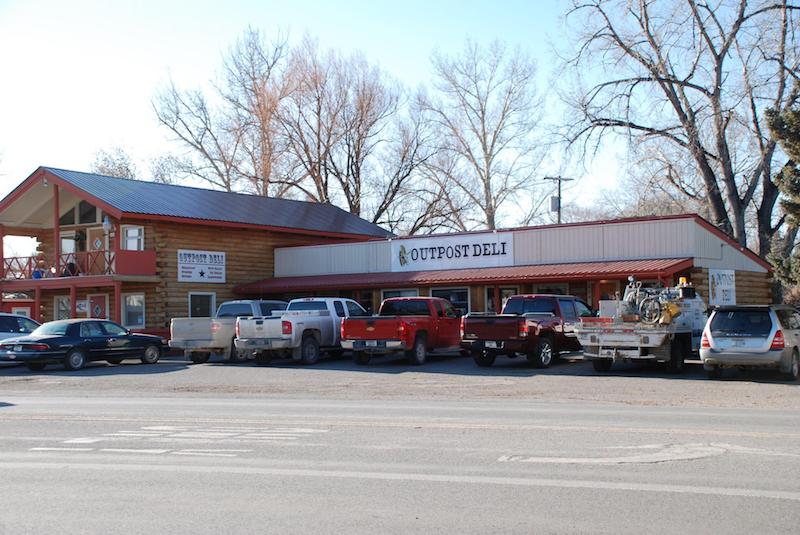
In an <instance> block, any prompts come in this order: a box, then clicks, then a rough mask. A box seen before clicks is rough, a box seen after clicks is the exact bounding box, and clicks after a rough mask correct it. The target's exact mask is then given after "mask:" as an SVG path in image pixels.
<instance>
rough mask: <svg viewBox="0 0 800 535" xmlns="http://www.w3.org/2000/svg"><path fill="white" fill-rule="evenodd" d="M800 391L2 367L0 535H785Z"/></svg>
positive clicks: (531, 375) (388, 365) (796, 474)
mask: <svg viewBox="0 0 800 535" xmlns="http://www.w3.org/2000/svg"><path fill="white" fill-rule="evenodd" d="M448 370H449V371H448ZM798 389H800V386H798V385H796V384H788V383H783V382H781V381H780V379H779V377H778V376H776V375H775V374H769V373H756V374H734V375H732V376H731V377H729V378H728V379H727V380H725V381H721V382H712V381H708V380H706V379H705V378H704V376H703V375H702V373H701V371H700V370H698V369H697V368H696V367H695V368H693V369H690V370H689V371H688V372H687V373H686V374H684V375H682V376H680V377H674V376H669V375H668V374H666V373H663V372H662V371H661V370H657V369H647V368H640V367H635V366H631V367H621V368H620V369H618V370H617V371H615V372H612V374H610V375H606V376H597V375H595V374H594V372H593V371H591V368H590V367H589V366H588V365H587V364H585V363H565V364H558V365H556V366H554V367H553V368H551V369H550V370H546V371H544V372H542V371H537V370H531V369H529V368H527V367H526V366H524V365H522V364H517V363H515V362H514V361H508V362H501V363H500V365H499V366H498V367H496V368H492V369H489V370H478V371H476V370H475V368H473V367H472V363H471V362H470V361H468V360H467V359H456V358H451V359H443V360H441V361H437V362H433V363H431V364H429V365H426V366H424V367H421V368H417V369H410V368H408V367H407V366H406V365H405V364H404V363H401V362H399V361H395V360H391V359H387V360H384V361H376V362H375V363H373V364H372V365H370V366H368V367H366V368H357V367H355V366H354V365H352V364H350V363H349V362H348V361H327V362H322V363H320V365H319V366H317V367H314V368H304V367H299V366H294V365H291V364H279V365H277V366H274V367H268V368H261V367H257V366H253V365H247V364H246V365H240V366H231V365H222V364H208V365H202V366H189V365H187V364H186V363H185V362H184V361H182V360H174V361H164V362H162V363H160V364H158V365H154V366H142V365H133V364H131V365H122V366H106V365H103V364H98V365H94V366H91V367H90V368H88V369H86V370H82V371H80V372H77V373H67V372H62V371H59V370H56V369H55V368H54V369H53V371H46V372H44V373H30V372H27V370H24V369H22V368H3V369H0V496H2V507H0V534H2V535H12V534H13V535H16V534H25V533H36V534H38V533H42V534H45V533H46V534H48V535H50V534H53V533H85V534H101V533H102V534H111V533H145V532H149V533H192V534H206V533H208V534H211V533H213V534H218V533H498V532H500V533H644V532H647V533H723V532H724V533H759V534H761V533H797V532H798V530H799V529H800V527H799V526H800V416H799V415H798V408H800V401H798V393H797V391H798ZM581 393H582V394H581ZM637 399H638V401H637Z"/></svg>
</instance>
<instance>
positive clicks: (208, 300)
mask: <svg viewBox="0 0 800 535" xmlns="http://www.w3.org/2000/svg"><path fill="white" fill-rule="evenodd" d="M216 297H217V294H214V293H190V294H189V317H190V318H210V317H211V316H213V315H214V312H215V311H214V305H215V301H216Z"/></svg>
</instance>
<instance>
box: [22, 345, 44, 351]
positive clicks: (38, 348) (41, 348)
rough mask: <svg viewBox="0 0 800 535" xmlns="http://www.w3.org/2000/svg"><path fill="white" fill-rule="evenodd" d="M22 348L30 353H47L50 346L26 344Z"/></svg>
mask: <svg viewBox="0 0 800 535" xmlns="http://www.w3.org/2000/svg"><path fill="white" fill-rule="evenodd" d="M24 347H25V349H29V350H31V351H47V350H48V349H50V346H49V345H47V344H28V345H26V346H24Z"/></svg>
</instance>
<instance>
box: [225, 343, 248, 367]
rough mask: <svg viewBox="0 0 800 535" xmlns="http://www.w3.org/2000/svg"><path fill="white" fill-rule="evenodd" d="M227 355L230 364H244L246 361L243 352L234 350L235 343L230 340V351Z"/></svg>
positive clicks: (245, 355)
mask: <svg viewBox="0 0 800 535" xmlns="http://www.w3.org/2000/svg"><path fill="white" fill-rule="evenodd" d="M229 355H230V357H229V360H230V361H231V362H244V361H245V360H247V354H246V353H245V352H244V351H239V350H238V349H236V343H235V342H234V341H233V340H231V349H230V353H229Z"/></svg>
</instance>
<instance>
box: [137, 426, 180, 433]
mask: <svg viewBox="0 0 800 535" xmlns="http://www.w3.org/2000/svg"><path fill="white" fill-rule="evenodd" d="M187 429H189V427H187V426H185V425H149V426H147V427H142V430H144V431H167V432H174V431H185V430H187Z"/></svg>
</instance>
